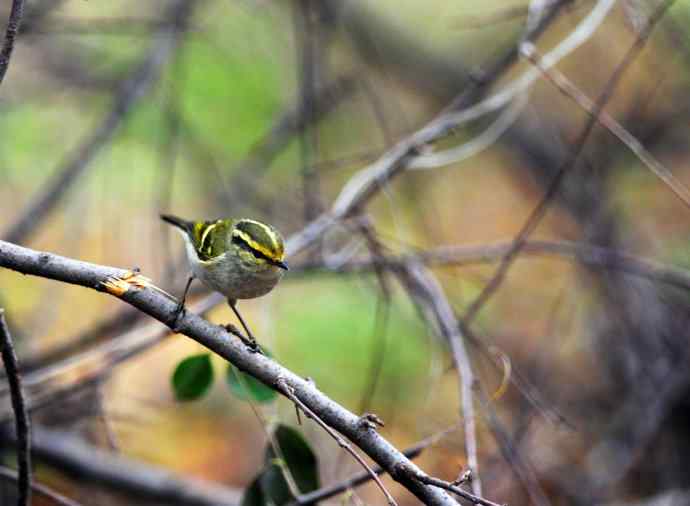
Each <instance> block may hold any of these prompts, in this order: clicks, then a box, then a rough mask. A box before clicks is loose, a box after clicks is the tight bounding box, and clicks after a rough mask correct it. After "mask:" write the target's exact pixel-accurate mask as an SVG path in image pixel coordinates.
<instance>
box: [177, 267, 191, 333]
mask: <svg viewBox="0 0 690 506" xmlns="http://www.w3.org/2000/svg"><path fill="white" fill-rule="evenodd" d="M192 281H194V276H189V279H188V280H187V286H185V287H184V293H183V294H182V299H181V300H180V301H179V302H178V303H177V306H176V307H175V312H174V313H173V315H174V316H175V318H174V319H173V329H175V328H177V320H178V319H179V318H180V316H182V313H184V311H185V307H184V303H185V300H187V293H188V292H189V287H190V285H191V284H192Z"/></svg>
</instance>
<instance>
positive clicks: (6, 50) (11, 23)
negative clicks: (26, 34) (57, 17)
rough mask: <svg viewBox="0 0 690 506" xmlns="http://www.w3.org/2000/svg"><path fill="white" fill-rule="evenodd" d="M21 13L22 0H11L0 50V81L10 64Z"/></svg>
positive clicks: (22, 9)
mask: <svg viewBox="0 0 690 506" xmlns="http://www.w3.org/2000/svg"><path fill="white" fill-rule="evenodd" d="M23 14H24V0H12V9H11V10H10V17H9V19H8V20H7V29H6V30H5V42H4V43H3V45H2V50H0V83H2V81H3V79H5V74H6V73H7V68H8V67H9V66H10V58H11V57H12V50H13V49H14V40H15V39H16V38H17V33H18V32H19V25H21V22H22V15H23Z"/></svg>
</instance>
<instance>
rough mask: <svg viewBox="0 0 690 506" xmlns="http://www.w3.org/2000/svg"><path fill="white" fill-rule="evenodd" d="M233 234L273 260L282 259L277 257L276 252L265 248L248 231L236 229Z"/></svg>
mask: <svg viewBox="0 0 690 506" xmlns="http://www.w3.org/2000/svg"><path fill="white" fill-rule="evenodd" d="M232 235H233V236H235V237H239V238H240V239H242V240H243V241H244V242H245V243H247V244H248V245H249V247H250V248H252V249H254V250H256V251H258V252H260V253H262V254H263V255H264V256H266V257H268V258H270V259H271V260H280V258H276V256H275V254H274V253H273V252H272V251H271V250H270V249H268V248H264V247H263V246H262V245H261V244H259V243H258V242H256V241H255V240H254V239H252V238H251V237H250V236H249V234H246V233H244V232H242V231H241V230H238V229H234V230H233V231H232Z"/></svg>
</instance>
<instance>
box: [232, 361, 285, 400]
mask: <svg viewBox="0 0 690 506" xmlns="http://www.w3.org/2000/svg"><path fill="white" fill-rule="evenodd" d="M262 351H263V352H264V353H265V354H266V356H268V357H270V356H271V354H270V353H269V352H268V351H267V350H266V349H265V348H263V349H262ZM225 379H226V381H227V383H228V386H229V387H230V391H231V392H232V393H233V394H235V395H236V396H237V397H239V398H240V399H242V400H245V401H246V400H249V399H251V400H253V401H254V402H258V403H261V404H265V403H268V402H271V401H272V400H274V399H275V398H276V397H277V396H278V392H276V391H275V390H273V389H272V388H269V387H267V386H266V385H264V384H263V383H261V382H260V381H259V380H258V379H256V378H254V377H253V376H250V375H249V374H246V373H243V372H242V371H240V370H239V369H237V368H236V367H235V366H234V365H232V364H228V369H227V371H226V373H225Z"/></svg>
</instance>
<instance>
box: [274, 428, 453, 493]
mask: <svg viewBox="0 0 690 506" xmlns="http://www.w3.org/2000/svg"><path fill="white" fill-rule="evenodd" d="M459 428H460V424H457V425H453V426H451V427H449V428H447V429H444V430H442V431H440V432H438V433H436V434H432V435H431V436H429V437H427V438H424V439H422V440H421V441H420V442H418V443H417V444H415V445H413V446H411V447H409V448H407V449H405V450H403V455H405V456H406V457H407V458H408V459H415V458H417V457H418V456H419V455H421V454H422V452H423V451H424V450H425V449H427V448H428V447H429V446H432V445H435V444H437V443H438V442H439V441H440V440H441V439H443V438H444V437H446V436H447V435H448V434H451V433H453V432H455V431H457V430H458V429H459ZM372 471H374V473H376V474H382V473H384V472H385V471H384V470H383V469H382V468H381V466H372ZM371 479H372V477H371V473H370V472H369V471H366V470H365V471H360V472H359V473H357V474H354V475H352V476H350V477H349V478H346V479H344V480H341V481H339V482H337V483H334V484H333V485H328V486H326V487H322V488H320V489H318V490H314V491H312V492H309V493H308V494H302V495H300V496H298V497H296V498H295V500H293V501H292V502H290V503H288V504H287V506H306V505H307V504H314V503H316V502H318V501H322V500H324V499H329V498H331V497H333V496H335V495H338V494H341V493H343V492H345V491H347V490H350V489H352V488H354V487H358V486H359V485H363V484H364V483H367V482H369V481H370V480H371Z"/></svg>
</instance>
